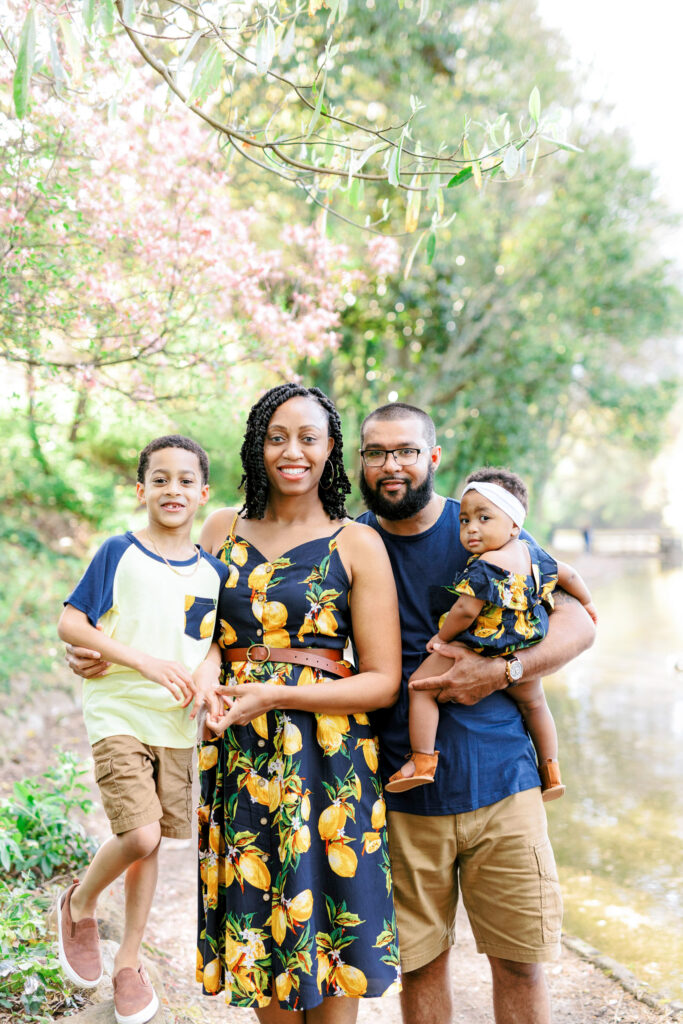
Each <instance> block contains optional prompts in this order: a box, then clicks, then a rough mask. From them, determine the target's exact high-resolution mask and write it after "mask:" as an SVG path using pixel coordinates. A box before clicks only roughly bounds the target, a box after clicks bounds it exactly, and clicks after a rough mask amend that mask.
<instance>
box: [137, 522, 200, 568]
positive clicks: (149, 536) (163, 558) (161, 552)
mask: <svg viewBox="0 0 683 1024" xmlns="http://www.w3.org/2000/svg"><path fill="white" fill-rule="evenodd" d="M143 536H146V537H147V540H149V542H150V544H151V545H152V547H153V548H154V550H155V551H156V553H157V554H158V556H159V558H161V559H162V560H163V561H164V562H165V563H166V565H167V566H168V567H169V569H170V570H171V572H174V573H175V574H176V576H183V577H184V578H185V579H189V577H190V576H194V574H195V573H196V571H197V569H198V568H199V559H200V558H201V555H202V553H201V551H200V549H199V548H197V561H196V562H195V563H194V565H193V566H192V568H191V569H190V571H189V572H180V571H179V570H178V569H176V567H175V566H174V565H171V563H170V562H169V560H168V558H166V555H165V554H164V553H163V551H159V548H158V547H157V546H156V544H155V543H154V540H153V538H152V536H151V534H150V533H148V532H147V531H145V533H144V534H143Z"/></svg>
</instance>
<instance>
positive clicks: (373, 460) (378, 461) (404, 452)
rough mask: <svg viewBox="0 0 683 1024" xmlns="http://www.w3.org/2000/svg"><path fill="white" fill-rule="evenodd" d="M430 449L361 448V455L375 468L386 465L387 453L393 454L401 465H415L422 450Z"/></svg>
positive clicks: (368, 464) (428, 449)
mask: <svg viewBox="0 0 683 1024" xmlns="http://www.w3.org/2000/svg"><path fill="white" fill-rule="evenodd" d="M430 450H431V449H430V448H429V447H428V446H427V447H424V448H361V449H360V455H361V458H362V460H363V462H364V463H365V465H366V466H370V467H371V468H373V469H374V468H376V467H378V466H383V465H384V463H385V462H386V461H387V455H393V456H394V459H395V461H396V462H397V463H398V464H399V466H414V465H415V463H416V462H417V457H418V455H419V454H420V452H428V451H430Z"/></svg>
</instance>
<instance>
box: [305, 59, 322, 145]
mask: <svg viewBox="0 0 683 1024" xmlns="http://www.w3.org/2000/svg"><path fill="white" fill-rule="evenodd" d="M326 84H327V71H325V72H324V74H323V80H322V85H321V86H320V92H319V93H318V97H317V99H316V101H315V108H314V110H313V114H312V115H311V120H310V121H309V122H308V128H307V129H306V134H305V136H304V138H306V139H307V138H308V137H309V136H310V135H311V133H312V132H313V129H314V128H315V126H316V125H317V123H318V119H319V118H320V112H321V110H322V109H323V97H324V96H325V85H326Z"/></svg>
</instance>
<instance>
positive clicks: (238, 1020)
mask: <svg viewBox="0 0 683 1024" xmlns="http://www.w3.org/2000/svg"><path fill="white" fill-rule="evenodd" d="M3 717H4V727H3V728H2V733H4V734H5V735H3V736H2V744H1V746H0V768H1V769H2V777H3V781H2V783H0V795H2V793H3V792H5V791H6V790H7V788H8V787H9V785H10V784H11V781H12V780H13V779H16V778H19V777H23V776H26V775H29V774H33V773H35V774H39V773H40V772H42V771H44V770H45V768H46V767H47V766H49V765H51V764H54V763H55V762H56V760H57V754H58V751H59V750H65V749H68V750H72V751H75V752H76V753H77V754H78V755H79V756H81V757H82V758H83V760H87V759H88V758H89V747H88V745H87V741H86V740H85V735H84V731H83V727H82V723H81V719H80V713H79V711H78V709H77V707H76V706H75V703H74V700H73V698H70V697H69V696H68V695H66V694H62V695H59V694H55V695H50V697H49V699H48V700H47V701H44V702H43V703H42V704H41V706H40V707H39V708H38V707H36V708H35V709H32V710H31V712H30V713H29V712H28V710H27V711H26V712H25V713H24V714H23V715H21V716H18V715H13V716H12V719H11V720H10V719H9V718H8V717H7V716H3ZM46 737H47V739H46ZM90 784H91V786H92V790H93V797H94V798H95V799H97V791H96V787H95V785H94V782H93V780H92V775H91V776H90ZM87 825H88V829H89V831H91V832H92V833H93V834H95V835H96V836H97V837H98V838H100V839H104V838H106V836H107V835H108V828H107V822H106V819H105V817H104V815H103V813H102V811H101V810H99V809H98V810H96V811H95V812H94V813H93V815H92V816H91V818H90V819H89V820H88V823H87ZM194 850H195V842H194V840H192V841H188V842H187V843H178V842H174V841H167V840H165V841H164V842H163V844H162V850H161V871H160V878H159V886H158V890H157V896H156V900H155V904H154V906H153V908H152V913H151V918H150V922H149V929H148V944H149V945H148V950H147V955H148V956H149V958H150V959H151V960H152V961H153V962H156V964H157V966H158V967H159V969H160V970H161V973H162V977H163V981H164V985H165V989H166V999H167V1003H166V1006H165V1008H164V1009H162V1010H161V1011H160V1012H159V1014H158V1015H157V1017H156V1018H155V1024H162V1021H163V1022H164V1024H191V1022H203V1024H211V1022H214V1021H215V1022H219V1021H220V1022H221V1024H247V1022H251V1021H255V1020H256V1018H255V1016H253V1015H251V1014H249V1013H245V1011H243V1010H235V1009H233V1008H231V1007H229V1006H226V1005H225V1004H224V1003H223V1000H222V999H221V998H220V997H216V998H214V999H209V998H207V997H203V996H202V995H201V994H200V992H199V986H197V985H196V984H195V982H194V959H195V954H194V940H195V934H194V933H195V922H196V863H195V854H194ZM110 896H111V902H112V903H113V904H114V905H116V904H118V905H119V906H122V886H121V884H120V883H117V885H115V886H114V887H113V888H112V891H111V893H110ZM569 941H571V940H569ZM594 952H595V951H594ZM593 959H596V957H595V956H593ZM615 967H617V965H615ZM547 976H548V982H549V986H550V990H551V996H552V1001H553V1020H554V1024H589V1022H600V1024H635V1022H643V1024H661V1022H662V1021H664V1020H676V1021H683V1012H681V1011H680V1010H672V1009H671V1008H668V1009H667V1008H661V1009H659V1008H658V1009H655V1008H652V1007H650V1006H648V1005H646V1004H644V1003H643V1002H641V1001H639V1000H637V999H636V998H634V996H633V995H632V994H630V993H629V992H628V991H626V990H625V988H624V987H623V985H622V984H620V983H619V982H618V981H615V980H614V979H613V978H612V977H609V976H608V975H607V974H606V973H604V971H603V970H601V969H600V968H599V967H598V966H596V964H595V963H594V962H592V961H591V960H587V959H583V958H582V957H580V956H578V955H577V954H576V953H575V952H574V951H572V949H570V948H567V946H566V945H565V948H564V950H563V955H562V958H561V959H560V960H559V961H558V962H557V963H555V964H550V965H549V966H548V968H547ZM452 978H453V991H454V994H455V1007H456V1012H455V1017H454V1024H490V1022H491V1024H492V1022H493V1014H492V1011H491V984H490V974H489V970H488V964H487V961H486V958H485V957H483V956H479V955H478V954H477V953H476V950H475V948H474V941H473V939H472V934H471V932H470V930H469V926H468V923H467V918H466V917H465V915H464V914H461V915H460V917H459V919H458V945H457V946H456V949H455V951H454V953H453V955H452ZM625 981H626V984H627V986H629V985H630V987H631V988H634V987H636V983H635V979H631V978H629V977H627V976H625ZM642 991H644V992H647V987H646V986H642ZM88 1019H93V1018H88ZM97 1020H98V1021H102V1024H109V1021H111V1024H113V1021H114V1017H113V1012H111V1011H110V1010H109V1009H108V1004H103V1005H102V1006H100V1007H99V1010H98V1016H97ZM358 1020H359V1022H360V1024H380V1022H381V1024H399V1022H400V1010H399V1002H398V997H389V998H387V999H383V1000H377V999H373V1000H361V1009H360V1013H359V1018H358Z"/></svg>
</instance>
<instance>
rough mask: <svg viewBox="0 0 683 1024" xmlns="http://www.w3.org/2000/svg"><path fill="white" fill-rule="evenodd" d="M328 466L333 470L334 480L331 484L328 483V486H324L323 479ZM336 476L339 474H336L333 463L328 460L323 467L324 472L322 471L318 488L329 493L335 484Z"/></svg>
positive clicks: (332, 479)
mask: <svg viewBox="0 0 683 1024" xmlns="http://www.w3.org/2000/svg"><path fill="white" fill-rule="evenodd" d="M328 466H329V467H330V469H331V470H332V478H331V480H330V481H329V483H327V484H324V483H323V477H324V476H325V470H326V469H327V467H328ZM336 475H337V474H336V472H335V469H334V466H333V465H332V463H331V462H330V460H329V459H327V460H326V462H325V465H324V467H323V471H322V473H321V475H320V481H319V483H318V486H319V487H320V488H322V490H323V491H329V490H330V488H331V487H332V484H333V483H334V481H335V477H336Z"/></svg>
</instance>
